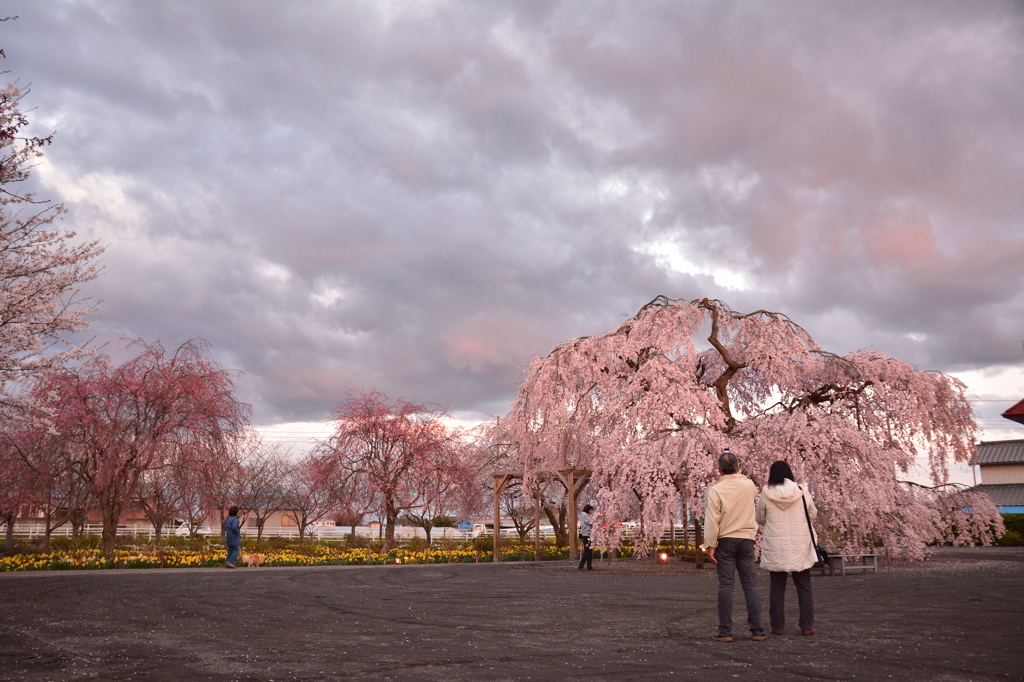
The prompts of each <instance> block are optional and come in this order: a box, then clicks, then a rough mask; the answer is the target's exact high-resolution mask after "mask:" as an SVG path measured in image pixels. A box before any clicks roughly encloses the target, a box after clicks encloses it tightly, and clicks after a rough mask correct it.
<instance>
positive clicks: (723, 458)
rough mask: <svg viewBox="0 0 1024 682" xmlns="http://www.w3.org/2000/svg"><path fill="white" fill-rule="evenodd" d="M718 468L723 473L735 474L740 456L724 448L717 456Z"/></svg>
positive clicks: (738, 467)
mask: <svg viewBox="0 0 1024 682" xmlns="http://www.w3.org/2000/svg"><path fill="white" fill-rule="evenodd" d="M718 470H719V471H721V472H722V473H723V474H735V473H736V472H737V471H739V470H740V458H739V457H737V456H736V455H734V454H732V453H731V452H729V451H728V450H726V451H725V452H723V453H722V454H720V455H719V456H718Z"/></svg>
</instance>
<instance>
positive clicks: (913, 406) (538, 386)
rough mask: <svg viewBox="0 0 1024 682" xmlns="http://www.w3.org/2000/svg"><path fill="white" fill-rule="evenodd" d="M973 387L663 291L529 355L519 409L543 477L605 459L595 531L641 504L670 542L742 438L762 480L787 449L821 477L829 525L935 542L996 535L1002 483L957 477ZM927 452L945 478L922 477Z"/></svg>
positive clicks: (649, 530) (642, 513) (856, 536)
mask: <svg viewBox="0 0 1024 682" xmlns="http://www.w3.org/2000/svg"><path fill="white" fill-rule="evenodd" d="M964 393H965V386H964V385H963V384H962V383H961V382H960V381H958V380H957V379H955V378H953V377H950V376H947V375H945V374H941V373H938V372H923V371H919V370H917V369H915V368H913V367H911V366H910V365H908V364H907V363H905V362H902V361H900V360H896V359H893V358H889V357H886V356H885V355H883V354H881V353H873V352H868V351H857V352H854V353H850V354H848V355H846V356H842V357H841V356H838V355H835V354H833V353H829V352H827V351H824V350H822V348H821V347H820V346H819V345H818V344H817V343H816V342H815V341H814V339H812V338H811V336H810V335H809V334H808V333H807V332H806V331H805V330H804V329H803V328H802V327H800V326H799V325H797V324H796V323H794V322H793V321H792V320H790V319H789V318H788V317H786V316H785V315H782V314H780V313H774V312H768V311H764V310H758V311H755V312H751V313H739V312H736V311H734V310H732V309H730V308H729V307H728V306H727V305H726V304H725V303H723V302H721V301H717V300H711V299H707V298H702V299H696V300H693V301H683V300H672V299H669V298H666V297H664V296H659V297H657V298H656V299H654V300H653V301H651V302H650V303H648V304H647V305H645V306H644V307H643V308H641V309H640V311H639V312H638V313H637V314H636V315H634V316H633V317H631V318H630V319H628V320H626V321H625V322H624V323H623V324H622V325H620V326H619V327H618V329H616V330H614V331H612V332H610V333H608V334H605V335H603V336H594V337H583V338H579V339H574V340H572V341H569V342H566V343H564V344H562V345H560V346H558V347H556V348H555V349H554V350H552V351H551V353H550V354H548V355H547V356H546V357H543V358H538V359H537V360H535V361H534V362H533V363H532V365H531V366H530V368H529V371H528V374H527V377H526V380H525V381H524V382H523V384H522V385H521V386H520V388H519V392H518V395H517V396H516V400H515V402H514V403H513V407H512V410H511V412H510V413H509V416H508V418H507V420H506V424H505V426H506V428H508V429H509V431H510V434H511V436H512V437H513V439H514V440H515V441H516V442H517V444H518V446H519V449H520V452H521V454H522V466H523V470H524V474H525V478H526V484H527V485H528V486H529V485H531V484H532V483H533V482H534V481H536V480H537V479H538V477H539V473H538V472H540V471H542V470H545V469H558V468H564V467H570V466H576V467H586V468H590V469H592V470H593V476H592V479H591V484H590V488H589V491H588V496H589V497H590V498H592V499H596V500H597V501H598V511H597V520H598V523H597V524H596V525H595V533H596V535H595V540H596V541H598V542H608V543H609V544H611V545H612V546H615V545H617V544H618V541H619V538H618V536H617V535H616V532H615V531H614V530H609V529H614V528H615V525H614V522H616V521H621V520H626V519H630V518H634V519H635V518H639V520H640V526H641V530H642V539H641V544H643V545H645V546H650V545H652V544H653V543H655V542H656V541H657V538H658V537H660V535H661V533H662V531H663V530H664V529H665V527H666V526H667V524H668V523H669V522H670V519H672V518H675V517H676V514H677V513H678V510H679V509H681V508H685V507H686V506H688V507H689V508H690V509H692V510H696V511H697V512H698V513H700V511H701V510H703V504H704V494H705V491H706V489H707V487H708V486H709V485H712V484H713V483H714V481H715V480H716V479H717V473H716V467H715V462H716V457H717V455H718V453H720V452H721V451H722V449H723V448H726V447H728V448H730V449H731V450H732V451H733V452H735V453H736V454H737V455H738V456H739V457H740V459H741V461H742V467H743V473H745V474H747V475H748V476H750V477H751V478H752V479H753V480H754V481H755V483H757V484H758V485H759V486H760V485H763V484H764V482H765V479H766V477H767V471H768V467H769V466H770V465H771V463H772V462H773V461H775V460H778V459H784V460H786V461H788V462H789V463H790V465H791V466H792V467H793V470H794V472H795V474H796V476H797V478H798V479H799V480H800V481H806V482H808V483H809V485H810V489H811V491H812V493H813V494H814V496H815V499H816V502H817V505H818V508H819V509H820V510H821V513H820V516H819V520H818V530H819V533H821V534H822V535H823V537H825V538H831V539H832V540H833V541H840V540H841V541H845V542H847V543H849V544H850V545H852V546H865V545H873V544H877V543H880V544H881V545H883V546H885V547H888V548H891V549H894V550H901V551H903V552H904V553H906V554H908V555H909V556H922V555H923V551H924V547H925V546H926V545H927V544H928V543H931V542H937V541H940V542H941V541H950V542H954V543H957V544H964V543H974V542H980V543H983V544H989V543H990V542H991V541H992V540H993V539H994V537H996V534H997V533H1001V532H1002V521H1001V518H1000V517H999V514H998V513H997V512H996V509H995V507H994V505H993V504H992V502H991V500H989V499H988V497H986V496H984V495H981V494H977V493H969V492H964V491H960V490H956V489H955V488H953V487H950V486H947V485H946V484H947V482H948V468H947V467H948V463H949V462H950V461H954V462H966V461H968V459H969V458H970V457H971V455H972V454H973V452H974V439H975V435H976V431H977V426H976V424H975V422H974V419H973V415H972V409H971V406H970V404H969V402H968V400H967V399H966V397H965V395H964ZM921 462H926V466H927V468H928V470H929V473H930V476H931V482H932V484H933V485H932V486H921V485H915V484H912V483H909V482H907V481H906V480H905V479H906V478H907V474H908V471H909V470H910V469H911V468H912V467H914V466H915V465H917V464H920V463H921Z"/></svg>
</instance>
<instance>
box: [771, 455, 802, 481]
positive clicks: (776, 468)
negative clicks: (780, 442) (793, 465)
mask: <svg viewBox="0 0 1024 682" xmlns="http://www.w3.org/2000/svg"><path fill="white" fill-rule="evenodd" d="M787 478H788V479H789V480H791V481H793V482H794V483H796V478H795V477H794V476H793V470H792V469H790V468H789V465H788V464H786V462H784V461H783V460H781V459H780V460H779V461H778V462H776V463H775V464H772V467H771V469H769V470H768V485H782V483H783V482H784V481H785V480H786V479H787Z"/></svg>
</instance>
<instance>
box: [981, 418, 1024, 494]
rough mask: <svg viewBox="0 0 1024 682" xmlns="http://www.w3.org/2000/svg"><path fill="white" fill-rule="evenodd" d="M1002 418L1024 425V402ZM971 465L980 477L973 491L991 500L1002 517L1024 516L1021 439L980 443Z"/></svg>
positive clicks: (1023, 439) (1022, 446)
mask: <svg viewBox="0 0 1024 682" xmlns="http://www.w3.org/2000/svg"><path fill="white" fill-rule="evenodd" d="M1003 416H1004V417H1006V418H1007V419H1009V420H1011V421H1015V422H1020V423H1022V424H1024V400H1022V401H1020V402H1019V403H1017V404H1016V405H1014V406H1013V407H1011V408H1010V409H1008V410H1007V411H1006V412H1004V413H1003ZM971 464H974V465H977V467H978V470H979V472H980V474H981V484H980V485H978V486H975V487H974V488H973V490H977V491H979V492H983V493H985V494H986V495H988V496H989V497H990V498H992V501H993V502H994V503H995V505H996V507H997V508H998V509H999V511H1000V512H1002V513H1003V514H1024V438H1021V439H1017V440H996V441H988V442H983V443H979V444H978V454H977V456H976V457H975V458H974V459H972V460H971Z"/></svg>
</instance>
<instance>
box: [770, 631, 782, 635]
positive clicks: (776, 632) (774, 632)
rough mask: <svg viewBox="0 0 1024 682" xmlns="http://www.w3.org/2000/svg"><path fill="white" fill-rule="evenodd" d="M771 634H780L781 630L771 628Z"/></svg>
mask: <svg viewBox="0 0 1024 682" xmlns="http://www.w3.org/2000/svg"><path fill="white" fill-rule="evenodd" d="M772 634H773V635H781V634H782V630H772Z"/></svg>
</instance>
